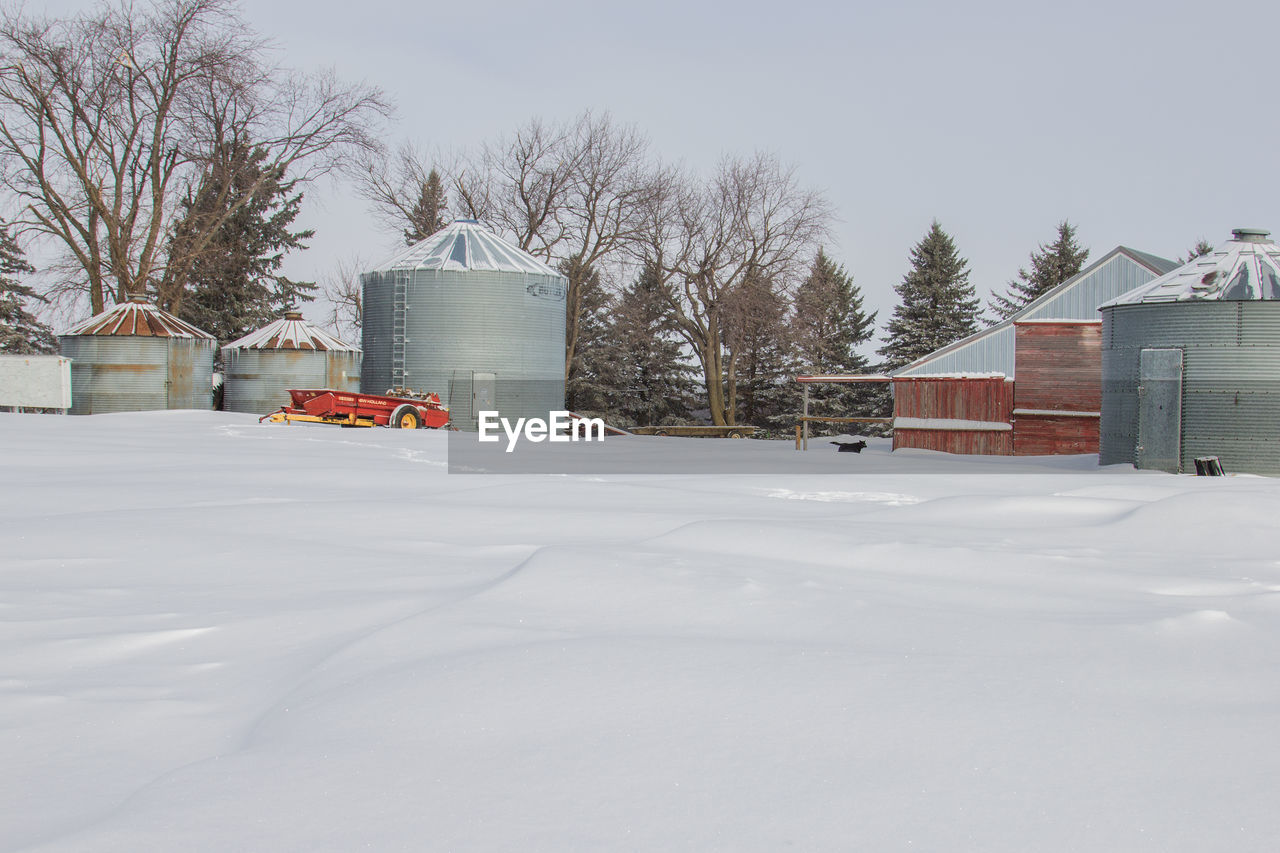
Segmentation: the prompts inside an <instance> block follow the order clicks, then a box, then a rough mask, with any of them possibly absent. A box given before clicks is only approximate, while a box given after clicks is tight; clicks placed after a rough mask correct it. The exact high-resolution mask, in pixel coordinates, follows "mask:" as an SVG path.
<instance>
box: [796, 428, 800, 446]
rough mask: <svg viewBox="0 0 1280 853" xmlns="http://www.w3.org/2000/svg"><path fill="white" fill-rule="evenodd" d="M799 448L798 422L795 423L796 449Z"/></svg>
mask: <svg viewBox="0 0 1280 853" xmlns="http://www.w3.org/2000/svg"><path fill="white" fill-rule="evenodd" d="M799 449H800V424H796V450H799Z"/></svg>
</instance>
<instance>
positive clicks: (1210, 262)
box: [1101, 228, 1280, 308]
mask: <svg viewBox="0 0 1280 853" xmlns="http://www.w3.org/2000/svg"><path fill="white" fill-rule="evenodd" d="M1270 233H1271V232H1269V231H1264V230H1262V229H1260V228H1237V229H1235V230H1234V231H1232V232H1231V239H1230V240H1228V241H1227V242H1225V243H1223V244H1222V245H1221V246H1219V247H1217V248H1216V249H1214V250H1213V251H1212V252H1210V253H1209V254H1207V255H1202V256H1201V257H1198V258H1193V259H1192V260H1191V261H1189V262H1187V263H1185V264H1183V265H1182V266H1180V267H1178V268H1177V269H1176V270H1174V271H1173V272H1171V273H1168V274H1166V275H1162V276H1160V277H1159V278H1157V279H1155V280H1154V281H1150V282H1148V283H1147V284H1144V285H1143V286H1142V287H1139V288H1135V289H1134V290H1131V291H1129V292H1128V293H1126V294H1124V295H1123V296H1119V297H1117V298H1116V299H1113V300H1111V301H1110V302H1108V303H1106V304H1104V305H1102V306H1101V307H1102V308H1111V307H1114V306H1116V305H1137V304H1139V303H1148V302H1209V301H1215V300H1221V301H1239V300H1253V299H1278V300H1280V246H1277V245H1276V244H1275V243H1273V242H1272V241H1271V239H1270Z"/></svg>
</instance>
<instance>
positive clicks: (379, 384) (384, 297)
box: [360, 272, 444, 400]
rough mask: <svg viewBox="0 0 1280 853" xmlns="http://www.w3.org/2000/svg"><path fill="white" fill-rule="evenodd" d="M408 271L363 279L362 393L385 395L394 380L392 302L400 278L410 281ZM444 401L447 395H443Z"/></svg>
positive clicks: (380, 274) (373, 274) (374, 274)
mask: <svg viewBox="0 0 1280 853" xmlns="http://www.w3.org/2000/svg"><path fill="white" fill-rule="evenodd" d="M411 275H412V274H411V273H406V272H390V273H370V274H368V275H364V276H361V277H360V278H361V285H362V286H361V290H362V296H361V300H362V301H361V318H362V319H361V327H360V329H361V331H360V336H361V344H360V349H361V350H363V351H364V361H363V362H362V363H361V365H360V390H361V391H363V392H364V393H366V394H383V393H386V391H387V389H389V388H392V387H393V386H394V383H393V382H392V381H391V312H392V307H391V300H392V298H393V295H394V284H395V278H396V276H400V277H403V278H404V279H405V280H406V281H407V280H408V278H409V277H410V276H411ZM440 399H441V400H444V395H443V394H441V395H440Z"/></svg>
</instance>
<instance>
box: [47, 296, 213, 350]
mask: <svg viewBox="0 0 1280 853" xmlns="http://www.w3.org/2000/svg"><path fill="white" fill-rule="evenodd" d="M63 334H66V335H104V336H121V337H143V338H207V339H209V340H213V335H211V334H209V333H208V332H205V331H202V330H201V329H197V328H196V327H195V326H193V325H191V324H190V323H187V322H184V321H182V320H179V319H178V318H177V317H175V316H173V315H172V314H170V313H168V312H167V311H163V310H161V309H160V307H159V306H157V305H152V304H151V303H149V302H134V301H130V302H121V303H120V304H118V305H113V306H111V307H110V308H108V309H107V310H106V311H103V312H102V313H101V314H96V315H94V316H93V317H90V318H89V319H88V320H85V321H84V322H82V323H78V324H77V325H75V326H72V327H71V328H70V329H68V330H67V331H66V332H64V333H63Z"/></svg>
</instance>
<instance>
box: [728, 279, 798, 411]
mask: <svg viewBox="0 0 1280 853" xmlns="http://www.w3.org/2000/svg"><path fill="white" fill-rule="evenodd" d="M723 325H724V330H725V344H726V346H727V349H728V351H729V369H728V370H726V371H725V373H726V375H727V376H729V377H730V382H731V387H730V388H729V389H727V390H728V394H727V395H726V396H727V398H728V400H729V401H730V404H731V405H730V406H729V410H730V411H731V412H733V413H734V423H740V424H752V425H755V426H766V427H769V428H778V427H782V426H784V423H785V424H790V423H794V421H795V416H796V411H797V410H798V408H799V391H800V389H799V388H798V386H797V384H796V382H795V374H796V373H797V372H798V364H797V362H796V358H795V347H794V345H793V343H792V341H791V338H790V334H789V329H788V324H787V303H786V300H785V299H784V297H783V295H782V294H781V293H779V292H778V289H777V286H776V284H775V283H774V282H773V281H771V280H770V279H768V278H764V277H760V276H755V275H748V276H747V277H746V278H745V279H744V280H743V281H742V283H741V284H739V285H738V286H737V287H736V288H735V289H734V290H733V292H731V293H730V294H729V295H728V297H727V298H726V300H725V305H724V320H723Z"/></svg>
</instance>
